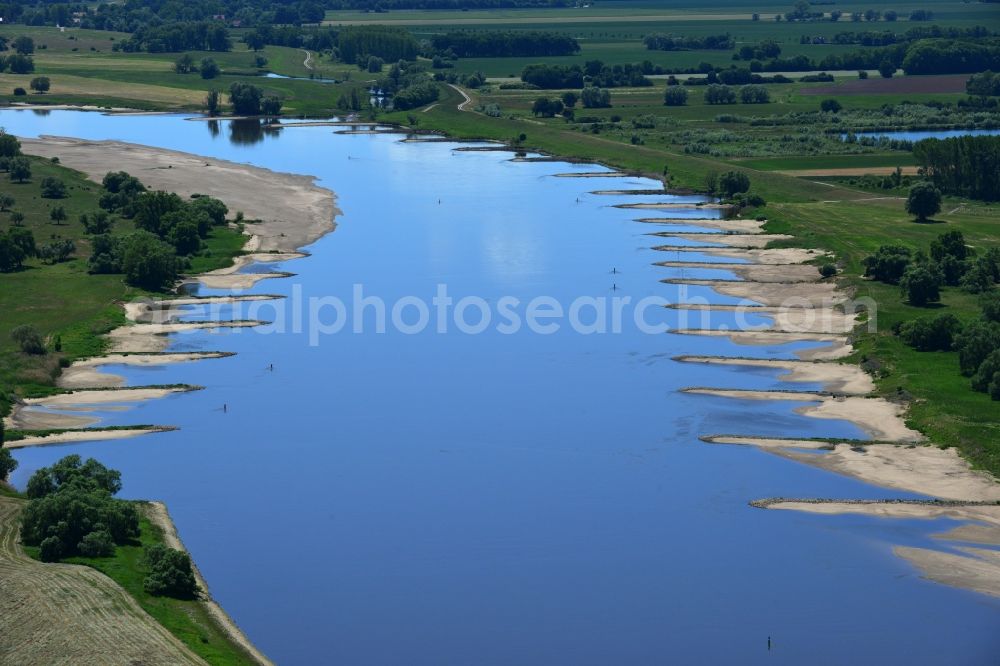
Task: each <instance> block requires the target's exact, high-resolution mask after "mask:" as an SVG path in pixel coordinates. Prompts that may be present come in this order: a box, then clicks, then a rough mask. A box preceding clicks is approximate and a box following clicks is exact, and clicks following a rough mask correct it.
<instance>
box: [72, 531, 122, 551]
mask: <svg viewBox="0 0 1000 666" xmlns="http://www.w3.org/2000/svg"><path fill="white" fill-rule="evenodd" d="M76 549H77V550H78V551H79V552H80V554H81V555H83V556H84V557H111V556H112V555H114V554H115V542H114V539H112V538H111V533H110V532H108V531H107V530H105V529H98V530H94V531H93V532H90V533H88V534H85V535H84V537H83V539H81V540H80V543H79V544H78V545H77V547H76Z"/></svg>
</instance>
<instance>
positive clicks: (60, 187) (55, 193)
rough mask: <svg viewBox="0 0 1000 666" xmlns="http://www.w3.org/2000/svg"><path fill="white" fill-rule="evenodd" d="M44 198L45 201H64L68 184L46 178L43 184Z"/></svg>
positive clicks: (50, 177)
mask: <svg viewBox="0 0 1000 666" xmlns="http://www.w3.org/2000/svg"><path fill="white" fill-rule="evenodd" d="M40 187H41V191H42V197H44V198H45V199H64V198H65V197H66V183H64V182H62V181H61V180H59V179H58V178H53V177H52V176H46V177H45V178H42V182H41V186H40Z"/></svg>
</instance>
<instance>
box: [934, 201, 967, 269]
mask: <svg viewBox="0 0 1000 666" xmlns="http://www.w3.org/2000/svg"><path fill="white" fill-rule="evenodd" d="M935 212H937V211H935ZM968 256H969V247H968V246H967V245H966V244H965V236H963V235H962V232H961V231H958V230H955V231H948V232H945V233H943V234H941V235H940V236H938V237H937V238H935V239H934V240H932V241H931V257H932V258H933V259H934V261H942V260H943V259H944V258H945V257H954V258H955V259H958V260H959V261H961V260H962V259H966V258H968Z"/></svg>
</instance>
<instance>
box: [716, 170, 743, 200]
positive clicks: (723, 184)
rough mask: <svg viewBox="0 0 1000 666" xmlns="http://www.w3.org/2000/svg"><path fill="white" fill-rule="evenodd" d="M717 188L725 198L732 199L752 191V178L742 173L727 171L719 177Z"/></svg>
mask: <svg viewBox="0 0 1000 666" xmlns="http://www.w3.org/2000/svg"><path fill="white" fill-rule="evenodd" d="M717 187H718V190H719V192H720V193H721V194H723V195H724V196H725V197H727V198H728V197H732V196H733V195H735V194H739V193H740V192H746V191H747V190H749V189H750V177H749V176H747V175H746V174H745V173H743V172H742V171H726V172H725V173H723V174H722V175H721V176H719V181H718V185H717Z"/></svg>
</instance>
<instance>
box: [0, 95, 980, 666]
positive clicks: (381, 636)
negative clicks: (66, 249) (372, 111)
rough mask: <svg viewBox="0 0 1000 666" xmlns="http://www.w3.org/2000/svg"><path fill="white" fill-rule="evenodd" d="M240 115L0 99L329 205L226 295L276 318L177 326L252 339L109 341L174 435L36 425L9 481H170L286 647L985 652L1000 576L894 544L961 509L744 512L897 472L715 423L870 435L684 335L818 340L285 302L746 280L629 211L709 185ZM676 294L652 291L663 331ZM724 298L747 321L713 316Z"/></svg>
mask: <svg viewBox="0 0 1000 666" xmlns="http://www.w3.org/2000/svg"><path fill="white" fill-rule="evenodd" d="M234 125H235V124H230V123H228V122H226V121H221V122H217V123H214V124H209V123H206V122H203V121H189V120H185V119H184V118H183V117H182V116H105V115H100V114H96V113H80V112H71V111H52V112H49V113H44V114H39V113H33V112H30V111H3V112H0V126H3V127H4V128H5V129H6V130H7V131H8V132H11V133H14V134H17V135H19V136H25V137H31V136H38V135H42V134H50V135H61V136H73V137H81V138H86V139H119V140H123V141H131V142H136V143H143V144H148V145H154V146H160V147H165V148H171V149H175V150H181V151H188V152H192V153H197V154H202V155H206V156H213V157H218V158H224V159H229V160H233V161H237V162H248V163H252V164H255V165H259V166H263V167H267V168H269V169H273V170H276V171H285V172H292V173H301V174H309V175H315V176H316V177H317V178H318V182H319V184H321V185H323V186H325V187H329V188H330V189H332V190H334V191H335V192H336V193H337V197H338V199H337V203H338V206H339V207H340V209H341V210H342V211H343V214H342V215H340V216H339V217H338V218H337V228H336V230H335V231H334V232H333V233H331V234H328V235H327V236H325V237H323V238H322V239H320V240H319V241H317V242H316V243H314V244H313V245H312V246H310V247H309V248H307V250H308V251H309V252H310V253H311V256H309V257H308V258H305V259H300V260H295V261H287V262H284V263H278V264H267V266H266V267H267V269H277V270H287V271H290V272H293V273H295V276H294V277H290V278H286V279H274V280H265V281H262V282H260V283H258V285H257V286H256V287H255V289H253V290H252V291H253V292H256V293H267V294H278V295H281V296H285V297H287V298H285V299H283V300H280V301H270V302H266V303H261V304H257V305H256V309H255V310H254V311H252V312H251V311H249V310H248V309H247V308H246V305H245V304H244V305H243V307H242V308H241V309H240V312H239V315H238V316H241V317H246V316H255V317H257V318H260V319H263V320H267V321H272V322H275V323H274V325H272V326H271V327H265V328H264V329H261V330H256V331H253V330H250V329H243V330H238V329H222V330H219V331H213V332H205V331H201V332H197V333H191V334H184V335H178V336H176V338H175V340H174V342H173V344H172V347H171V349H172V350H177V351H190V350H199V351H208V350H222V351H233V352H236V355H235V356H232V357H229V358H225V359H216V360H205V361H200V362H196V363H185V364H177V365H172V366H165V367H149V368H135V367H127V366H113V365H112V366H106V369H107V370H108V371H110V372H114V373H116V374H121V375H123V376H125V377H126V378H127V379H128V382H129V383H130V384H132V385H144V384H166V383H175V382H187V383H191V384H195V385H200V386H204V387H205V388H204V390H201V391H196V392H192V393H186V394H181V395H174V396H171V397H169V398H166V399H163V400H155V401H151V402H146V403H142V404H137V405H134V406H132V408H131V409H129V410H127V411H108V412H105V413H103V414H101V416H102V423H103V424H107V425H116V424H127V423H158V424H168V425H176V426H179V427H180V429H179V430H177V431H175V432H169V433H163V434H156V435H148V436H144V437H139V438H135V439H130V440H119V441H113V442H96V443H87V444H79V445H72V446H58V447H44V448H34V449H23V450H19V451H18V452H17V454H16V455H17V458H18V459H19V460H20V462H21V468H20V469H19V470H18V472H17V474H16V476H15V477H14V481H15V483H18V484H23V483H24V482H25V481H26V479H27V477H28V476H29V475H30V474H31V473H32V471H33V470H35V469H37V468H38V467H40V466H43V465H47V464H50V463H51V462H53V461H54V460H56V459H58V458H59V457H62V456H64V455H67V454H69V453H79V454H81V455H83V456H93V457H96V458H98V459H100V460H101V461H102V462H104V463H105V464H107V465H109V466H112V467H115V468H117V469H120V470H121V471H122V474H123V479H124V482H125V486H124V489H123V491H122V496H125V497H134V498H152V499H160V500H163V501H164V502H166V503H167V505H168V507H169V509H170V512H171V514H172V516H173V518H174V520H175V522H176V524H177V526H178V529H179V531H180V535H181V538H182V539H183V540H184V542H185V544H186V545H187V547H188V548H189V550H190V551H191V553H192V555H193V557H194V559H195V561H196V562H197V564H198V566H199V568H200V569H201V571H202V573H203V574H204V575H205V577H206V579H207V581H208V582H209V585H210V586H211V590H212V594H213V595H214V596H215V598H216V599H217V600H218V601H219V602H220V603H221V604H222V605H223V606H224V607H225V608H226V610H227V611H228V612H229V613H230V614H231V615H232V616H233V617H234V619H235V620H236V621H237V623H238V624H239V625H240V626H241V627H242V628H243V629H244V630H245V631H246V633H247V634H248V636H249V637H250V638H251V639H252V640H253V641H254V642H255V643H256V644H257V645H258V646H259V647H260V648H261V649H262V650H263V651H264V652H265V653H267V654H268V655H269V656H271V657H272V658H273V659H275V660H276V661H277V662H278V663H281V664H317V663H345V664H359V665H360V664H365V665H368V664H373V665H374V664H400V663H406V664H413V665H422V664H428V665H431V664H433V665H439V664H484V665H485V664H581V665H583V664H595V665H596V664H609V663H620V664H661V663H685V664H690V663H745V664H757V663H761V664H762V663H769V664H801V663H814V664H842V663H847V662H852V663H872V664H874V663H880V664H881V663H904V662H905V663H908V664H943V663H949V664H994V663H996V661H997V656H998V655H1000V632H998V631H997V629H998V628H1000V600H996V599H991V598H989V597H986V596H983V595H978V594H976V593H972V592H968V591H964V590H960V589H954V588H950V587H946V586H943V585H939V584H936V583H933V582H929V581H926V580H923V579H922V578H920V575H919V572H918V571H917V570H915V569H914V568H912V567H911V566H910V565H909V564H907V563H906V562H905V561H903V560H901V559H898V558H897V557H895V556H894V555H893V554H892V547H893V546H894V545H914V546H924V547H935V546H936V544H935V541H934V539H933V538H932V537H931V536H930V535H931V534H933V533H936V532H940V531H943V530H945V529H947V528H949V527H951V526H953V525H954V524H955V523H953V522H951V521H947V520H934V521H918V520H883V519H874V518H866V517H859V516H814V515H806V514H797V513H794V512H787V511H764V510H760V509H755V508H752V507H750V506H749V505H748V501H749V500H752V499H756V498H761V497H770V496H787V497H867V498H881V497H900V496H908V495H906V494H905V493H900V492H898V491H889V490H885V489H881V488H878V487H874V486H870V485H867V484H863V483H861V482H858V481H854V480H851V479H849V478H845V477H840V476H836V475H833V474H830V473H827V472H823V471H820V470H818V469H814V468H811V467H807V466H804V465H802V464H799V463H796V462H792V461H789V460H786V459H783V458H779V457H777V456H773V455H770V454H768V453H766V452H762V451H759V450H756V449H753V448H749V447H730V446H721V445H709V444H705V443H703V442H702V441H700V440H699V436H702V435H709V434H746V435H776V436H806V437H857V438H863V437H864V436H865V435H864V433H863V432H862V431H860V430H859V429H858V428H857V427H855V426H854V425H852V424H850V423H846V422H843V421H836V420H825V419H814V418H809V417H805V416H802V415H800V414H798V413H797V412H796V411H795V409H796V408H797V407H800V406H802V405H803V404H805V403H791V402H787V403H786V402H775V403H772V402H762V401H743V400H732V399H725V398H715V397H708V396H700V395H690V394H683V393H679V392H678V389H681V388H684V387H687V386H716V387H726V388H753V389H768V388H780V389H792V390H812V389H818V388H819V387H818V386H816V385H810V384H789V383H785V382H782V381H780V380H779V379H777V373H776V372H775V371H772V370H768V369H761V368H739V367H725V366H707V365H701V364H684V363H680V362H677V361H675V360H672V359H673V357H674V356H677V355H681V354H730V355H742V356H756V357H760V358H791V357H792V353H793V352H794V351H795V350H796V349H801V348H804V347H807V346H808V345H807V344H805V343H794V344H788V345H773V346H742V345H737V344H734V343H731V342H729V341H728V339H727V338H725V337H709V336H691V335H676V334H671V333H662V332H661V333H655V334H654V333H648V332H643V331H640V330H638V328H637V327H636V326H632V325H626V326H624V327H623V330H622V331H621V332H620V333H593V334H583V333H581V332H577V331H573V330H570V327H569V326H567V325H563V326H562V327H560V328H559V330H557V331H555V332H553V333H551V334H542V333H538V332H533V331H531V330H527V329H526V328H524V327H522V328H521V330H518V331H517V332H513V333H505V332H501V331H500V330H497V327H496V326H495V324H494V325H491V326H488V327H487V328H486V330H485V331H483V332H482V333H480V334H468V333H463V332H462V331H460V330H457V327H456V326H451V325H449V326H448V327H447V329H448V330H447V331H446V332H444V333H440V332H437V330H436V329H435V328H434V327H433V326H432V327H430V328H429V329H427V330H424V331H423V332H420V333H417V334H412V335H410V334H406V333H404V332H402V331H399V330H395V329H394V328H393V327H391V326H390V327H388V328H387V330H386V332H384V333H379V332H377V331H376V329H375V324H376V322H375V318H376V317H375V315H374V312H373V311H369V312H368V313H367V314H365V315H364V317H363V318H362V319H361V320H360V321H361V323H363V324H364V329H365V330H364V332H362V333H354V332H353V324H354V322H351V323H349V324H347V326H345V327H344V328H343V329H342V330H341V331H340V332H338V333H329V334H324V335H319V336H316V337H315V339H311V338H313V335H311V333H313V332H314V331H310V327H309V326H303V327H301V328H297V327H296V326H295V325H294V321H295V320H296V317H295V313H294V312H293V309H292V306H291V303H293V302H299V303H302V302H306V303H308V302H309V299H310V298H313V299H319V298H330V297H335V298H338V299H341V300H342V301H343V302H345V303H350V302H351V300H352V295H353V293H354V290H355V289H356V288H357V287H356V286H355V285H361V288H362V289H363V292H364V294H365V295H366V296H378V297H380V298H382V299H384V301H385V302H386V303H389V304H390V305H391V304H393V303H397V302H400V299H405V298H409V297H416V298H417V299H421V300H423V301H426V302H430V300H431V299H432V298H433V297H434V295H435V293H436V291H437V289H438V288H439V285H446V288H447V291H448V293H449V295H451V296H452V297H453V298H454V299H455V301H456V302H457V301H458V300H459V299H461V298H463V297H480V298H482V299H484V301H485V302H486V303H488V304H490V305H491V306H492V305H497V304H499V302H500V300H501V299H502V298H504V297H515V298H518V299H520V301H521V302H522V303H523V302H527V301H530V300H532V299H534V298H536V297H539V296H546V297H551V298H552V299H554V301H555V302H557V303H561V304H568V303H570V302H572V301H573V300H574V299H577V298H579V297H591V298H595V299H598V298H605V299H611V298H613V297H615V296H629V297H631V298H632V299H633V300H634V301H638V300H639V299H642V298H644V297H648V296H659V297H665V298H669V299H673V300H677V299H678V298H680V297H681V296H683V295H684V294H682V290H684V289H686V290H687V292H686V296H687V297H688V298H690V297H694V296H698V297H704V298H707V299H709V300H710V301H711V302H715V303H730V302H736V299H732V298H728V297H721V296H719V295H717V294H715V293H714V292H713V291H711V290H710V289H707V288H705V287H682V286H679V285H674V284H666V283H663V282H661V280H662V279H664V278H667V277H677V276H678V275H680V272H679V269H668V268H664V267H658V266H655V265H653V264H654V262H656V261H663V260H665V259H667V258H669V257H668V255H669V253H663V252H657V251H654V250H652V249H651V248H652V247H653V246H655V245H662V244H675V245H679V244H687V245H699V244H701V243H697V242H691V241H687V242H682V241H681V239H671V238H664V237H656V236H650V235H649V234H650V233H652V232H655V231H659V230H661V229H662V230H664V231H670V230H673V231H692V230H695V229H693V227H697V221H696V219H680V220H678V221H677V222H678V223H679V224H682V225H685V226H681V227H672V226H663V227H660V226H659V225H656V224H648V223H639V222H637V221H635V220H636V218H639V217H642V218H660V217H662V218H667V217H678V218H682V217H685V216H687V217H688V218H698V217H702V218H703V217H708V216H709V215H708V211H698V213H699V214H697V215H695V214H693V213H691V212H690V211H688V212H685V211H676V210H638V211H637V210H629V209H623V208H618V207H615V206H616V205H617V204H624V203H632V202H636V201H644V202H649V201H651V200H659V201H670V197H667V196H662V197H639V198H636V197H630V196H627V195H608V194H592V193H591V192H593V191H596V190H619V189H629V188H631V189H650V188H652V187H655V186H656V183H652V182H650V181H645V180H643V179H636V178H607V179H603V178H560V177H555V176H556V174H560V173H570V172H599V171H602V169H601V168H599V167H594V166H587V165H570V164H562V163H553V162H516V161H511V159H510V157H511V156H510V154H509V153H503V152H485V151H484V152H473V151H455V150H454V148H456V147H457V146H458V144H452V143H444V142H434V143H421V142H401V141H400V138H401V137H400V136H397V135H388V134H379V135H358V134H353V135H352V134H338V133H336V129H337V128H331V127H292V126H289V127H287V128H286V129H283V130H280V131H271V132H259V131H257V130H255V129H254V128H253V127H246V126H244V127H235V126H234ZM623 149H626V148H623ZM134 175H137V176H138V177H139V178H140V179H141V178H142V174H141V173H140V174H134ZM699 230H704V229H699ZM705 245H709V244H705ZM690 258H691V259H692V260H696V261H697V260H702V259H706V258H707V259H711V258H710V257H703V256H699V257H698V258H695V257H694V256H692V257H690ZM251 270H261V267H260V266H257V267H253V268H251ZM710 274H711V275H717V274H718V272H717V271H710ZM684 275H686V276H689V277H691V276H695V275H698V273H697V272H694V271H687V272H685V273H684ZM722 275H724V276H731V274H730V273H728V272H726V273H724V274H722ZM199 293H201V294H202V295H209V294H215V293H222V292H217V291H213V290H207V289H202V290H201V291H200V292H199ZM304 308H305V310H307V311H308V309H309V306H308V305H306V306H304ZM331 312H332V311H331V310H327V311H326V312H325V315H324V316H325V319H324V321H326V322H327V323H329V321H330V320H331V318H332V314H331ZM478 312H479V310H476V309H474V308H470V309H469V311H468V313H467V314H468V316H467V320H468V321H473V322H474V321H476V320H477V319H478V317H477V313H478ZM522 314H523V312H522ZM203 316H205V315H204V313H203V312H202V311H200V310H199V309H198V308H192V309H191V311H190V317H192V318H195V319H197V318H199V317H203ZM683 316H684V315H683V313H680V312H677V311H673V310H669V309H666V308H661V307H656V308H650V309H649V310H647V312H646V318H647V320H648V321H649V322H652V323H664V324H667V325H669V326H672V327H683V326H685V325H686V324H685V322H684V321H682V320H681V317H683ZM581 317H582V318H583V319H588V315H587V314H583V315H581ZM414 318H415V317H414V315H413V312H412V311H411V312H410V313H409V314H408V315H407V317H406V319H407V321H412V320H413V319H414ZM758 319H759V321H760V323H766V320H765V319H762V318H758ZM356 321H357V320H356ZM711 321H712V325H713V326H724V325H725V326H733V325H734V322H733V321H732V315H731V313H726V312H716V313H713V314H712V319H711ZM687 325H689V324H687ZM279 329H280V330H279ZM272 365H273V368H274V369H273V370H271V369H270V368H271V366H272ZM223 404H225V405H226V406H227V409H226V410H225V411H223V409H222V406H223ZM937 547H940V546H937ZM769 637H770V639H771V641H772V644H771V648H770V650H769V648H768V638H769Z"/></svg>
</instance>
